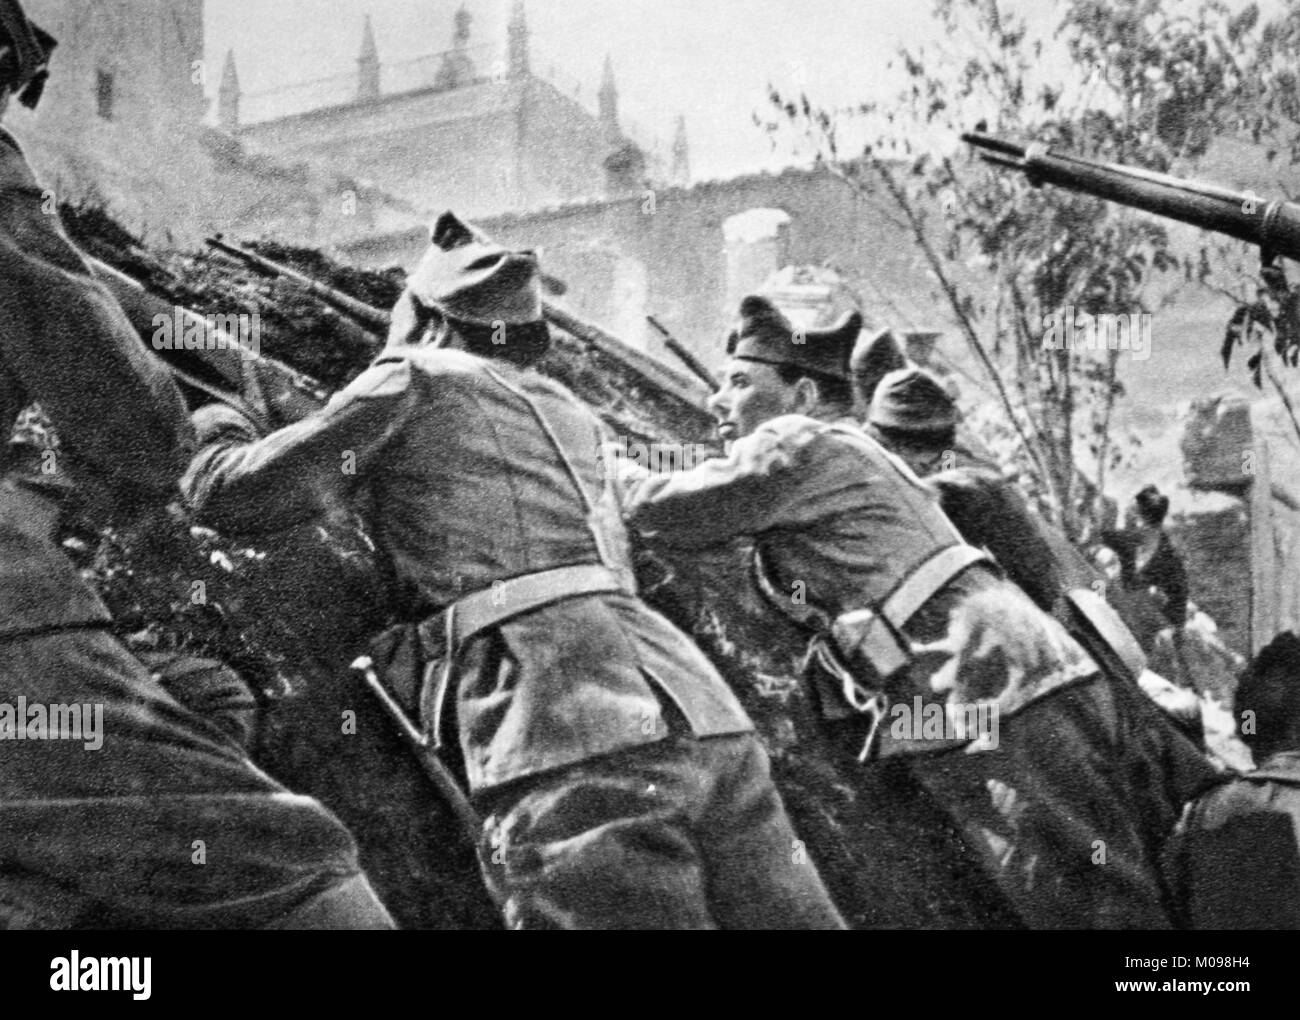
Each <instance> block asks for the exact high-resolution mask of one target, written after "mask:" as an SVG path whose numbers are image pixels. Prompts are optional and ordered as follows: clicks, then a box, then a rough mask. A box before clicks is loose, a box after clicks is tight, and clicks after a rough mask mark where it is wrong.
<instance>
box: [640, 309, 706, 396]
mask: <svg viewBox="0 0 1300 1020" xmlns="http://www.w3.org/2000/svg"><path fill="white" fill-rule="evenodd" d="M645 321H646V322H648V323H650V325H652V326H653V327H654V328H655V329H656V330H658V331H659V335H660V336H662V337H663V338H664V346H665V347H667V348H668V349H669V350H670V351H672V352H673V353H674V354H675V355H677V358H678V360H679V361H681V362H682V364H684V365H685V366H686V367H687V368H689V369H690V370H691V374H692V375H694V376H695V378H697V379H699V380H700V381H701V382H702V383H704V385H705V386H707V387H708V388H709V392H710V393H717V392H718V380H716V379H715V378H713V376H712V375H711V374H710V373H709V370H708V369H707V368H705V367H704V363H703V362H702V361H700V359H699V358H697V357H696V356H695V355H694V354H692V353H691V352H690V351H688V350H687V349H686V348H685V347H684V346H683V345H682V342H681V341H680V340H678V339H677V338H676V337H675V336H673V335H672V334H671V333H669V332H668V330H667V329H666V328H665V327H664V325H663V323H661V322H660V321H659V320H658V319H656V318H655V317H654V316H653V315H647V316H646V317H645Z"/></svg>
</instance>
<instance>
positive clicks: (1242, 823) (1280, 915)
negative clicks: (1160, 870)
mask: <svg viewBox="0 0 1300 1020" xmlns="http://www.w3.org/2000/svg"><path fill="white" fill-rule="evenodd" d="M1166 872H1167V875H1168V881H1169V885H1170V887H1171V889H1172V891H1173V893H1174V896H1175V899H1176V901H1177V902H1179V903H1180V904H1181V910H1182V915H1183V916H1182V920H1183V922H1184V923H1185V924H1186V925H1187V926H1188V927H1191V928H1200V929H1207V928H1209V929H1223V928H1229V929H1240V928H1300V752H1295V751H1289V752H1282V753H1279V754H1275V755H1273V756H1272V757H1270V758H1268V759H1266V760H1265V761H1264V762H1262V763H1261V764H1260V766H1259V768H1258V769H1257V770H1256V772H1255V773H1253V774H1247V775H1245V776H1243V777H1241V778H1237V779H1233V780H1232V781H1230V782H1226V783H1223V784H1222V785H1219V786H1216V787H1215V788H1214V789H1212V790H1211V791H1210V792H1209V793H1206V794H1204V795H1203V796H1202V797H1200V798H1199V799H1198V800H1196V801H1194V802H1193V803H1192V804H1190V805H1189V806H1188V809H1187V811H1186V812H1185V813H1184V815H1183V819H1182V821H1181V822H1180V823H1179V825H1178V829H1177V832H1176V833H1175V836H1174V839H1173V840H1172V841H1171V844H1170V847H1169V849H1168V851H1167V852H1166Z"/></svg>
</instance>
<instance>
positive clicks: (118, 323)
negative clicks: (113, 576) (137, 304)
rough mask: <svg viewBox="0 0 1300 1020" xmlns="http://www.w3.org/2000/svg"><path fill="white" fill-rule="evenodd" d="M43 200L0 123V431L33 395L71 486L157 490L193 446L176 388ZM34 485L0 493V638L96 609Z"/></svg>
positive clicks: (93, 614) (169, 481)
mask: <svg viewBox="0 0 1300 1020" xmlns="http://www.w3.org/2000/svg"><path fill="white" fill-rule="evenodd" d="M44 203H45V194H44V193H43V192H42V191H41V189H40V188H39V186H38V185H37V183H36V180H35V178H34V177H33V176H32V171H31V168H30V167H29V166H28V165H27V161H26V159H25V158H24V157H23V154H22V151H21V150H20V149H19V147H18V143H17V142H16V141H14V139H13V137H12V136H11V135H9V134H8V133H7V132H5V131H4V130H3V129H0V338H2V339H0V432H3V433H4V436H5V438H6V439H7V438H8V433H9V430H10V429H11V428H12V427H13V423H14V420H15V419H16V418H17V416H18V413H19V412H20V411H21V410H22V409H23V408H24V407H25V406H26V405H27V404H29V403H31V402H32V401H37V402H39V403H40V405H41V407H42V409H43V410H44V411H45V413H46V414H47V415H48V416H49V417H50V418H51V420H53V421H54V422H55V423H56V424H57V430H58V435H59V441H60V444H61V447H62V449H63V450H64V451H66V456H65V454H64V453H60V455H59V457H58V458H57V460H56V463H57V464H58V466H59V469H60V472H59V474H60V475H61V476H62V475H63V473H64V471H65V469H66V468H68V467H69V466H71V465H72V464H75V471H74V472H73V473H74V474H76V475H77V476H78V482H79V484H80V485H81V486H82V487H83V488H85V487H88V486H91V485H92V484H95V483H99V484H100V485H102V487H103V488H105V489H112V490H115V491H117V492H119V493H121V492H125V493H127V494H128V495H129V494H130V493H132V492H135V493H138V494H140V495H154V496H156V495H157V494H159V493H164V492H167V491H169V490H170V489H172V488H173V487H174V486H175V484H176V479H177V478H178V477H179V476H180V473H181V471H182V470H183V467H184V465H185V463H186V461H187V460H188V457H189V454H190V453H191V452H192V450H193V433H192V429H191V426H190V422H189V418H188V416H187V414H186V413H185V407H184V404H183V403H182V401H181V398H180V394H179V393H178V392H177V390H176V387H175V385H174V384H173V383H172V380H171V377H170V375H169V374H168V373H167V370H166V369H165V368H164V367H163V366H162V364H161V363H160V362H158V361H157V359H156V358H154V357H153V355H151V354H150V353H149V352H148V351H146V350H145V348H144V345H143V344H142V343H141V342H140V339H139V337H138V336H137V335H136V333H135V331H134V330H133V329H132V328H131V325H130V323H129V322H127V321H126V318H125V316H124V315H123V314H122V311H121V309H120V308H119V307H118V306H117V303H116V302H115V301H114V300H113V299H112V297H110V296H109V294H108V293H107V291H105V290H104V288H103V286H102V285H101V284H99V283H97V282H96V281H95V280H94V278H93V277H92V275H91V272H90V268H89V266H87V264H86V262H85V260H84V259H83V258H82V257H81V255H80V253H79V252H78V251H77V249H76V248H74V247H73V246H72V244H71V242H69V240H68V238H67V236H66V235H65V234H64V233H63V230H62V228H61V227H60V226H59V220H58V217H57V216H55V215H52V214H50V213H48V212H45V211H44V210H43V208H42V206H43V205H44ZM45 483H46V479H44V478H37V479H30V478H29V479H23V480H18V479H12V478H11V479H10V484H9V486H8V488H7V498H5V499H4V500H0V638H3V637H4V636H5V635H6V634H15V633H19V632H25V631H31V630H37V629H41V628H48V627H56V626H62V625H69V624H79V623H86V622H93V621H103V620H106V619H107V618H108V615H107V613H106V611H105V610H104V607H103V605H102V604H101V603H100V601H99V598H98V597H97V596H96V595H95V593H94V592H93V591H92V590H91V589H90V588H89V586H88V585H86V584H85V582H83V581H82V580H81V579H80V578H79V577H78V576H77V573H76V571H74V570H73V569H72V567H71V565H70V564H68V563H67V561H66V560H65V559H64V557H63V556H62V555H61V554H60V553H59V552H58V550H57V548H56V547H55V546H54V545H52V544H51V542H50V539H51V538H52V537H53V534H54V529H55V526H56V524H57V517H58V500H57V499H50V498H46V497H47V496H48V495H50V494H53V493H54V492H55V491H56V490H57V487H56V486H52V485H48V484H45ZM20 490H21V491H22V492H23V493H24V495H22V497H21V498H20V497H19V492H20ZM37 492H40V493H41V494H42V495H39V496H38V495H36V493H37Z"/></svg>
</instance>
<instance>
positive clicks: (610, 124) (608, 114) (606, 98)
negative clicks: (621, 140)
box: [600, 53, 619, 137]
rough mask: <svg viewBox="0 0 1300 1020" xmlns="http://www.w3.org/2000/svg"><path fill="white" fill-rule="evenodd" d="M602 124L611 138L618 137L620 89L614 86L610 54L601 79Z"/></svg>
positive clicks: (607, 55) (606, 57)
mask: <svg viewBox="0 0 1300 1020" xmlns="http://www.w3.org/2000/svg"><path fill="white" fill-rule="evenodd" d="M600 123H601V124H602V125H603V126H604V128H605V131H606V132H607V133H608V134H609V135H610V136H611V137H617V136H618V134H619V130H618V87H617V86H616V85H615V84H614V63H613V61H611V60H610V59H609V54H608V53H606V54H605V69H604V71H603V72H602V74H601V77H600Z"/></svg>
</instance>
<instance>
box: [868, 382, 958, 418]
mask: <svg viewBox="0 0 1300 1020" xmlns="http://www.w3.org/2000/svg"><path fill="white" fill-rule="evenodd" d="M867 420H868V421H869V422H870V423H871V424H872V425H875V426H877V427H878V428H888V429H893V430H895V431H897V432H928V433H933V432H942V431H944V430H945V429H952V428H956V426H957V405H956V404H955V403H954V402H953V399H952V395H951V394H949V393H948V391H947V390H945V389H944V388H943V384H942V383H940V382H939V380H938V379H936V378H935V377H934V376H933V375H931V374H930V373H929V372H927V371H926V370H925V369H923V368H918V367H917V366H915V365H913V366H912V367H910V368H902V369H899V370H898V371H895V372H890V373H889V374H888V375H887V376H885V377H884V378H883V379H881V380H880V385H879V386H878V387H877V388H876V395H875V396H874V397H872V399H871V411H870V413H869V414H868V417H867Z"/></svg>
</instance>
